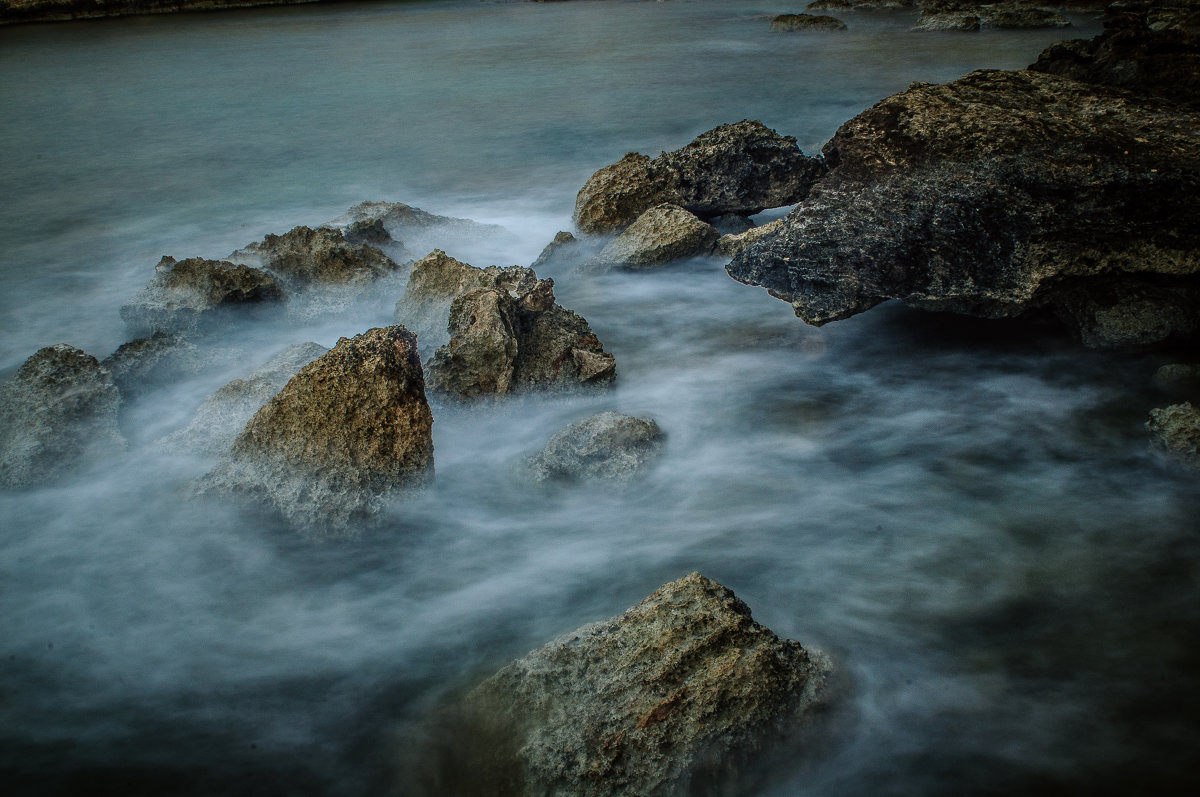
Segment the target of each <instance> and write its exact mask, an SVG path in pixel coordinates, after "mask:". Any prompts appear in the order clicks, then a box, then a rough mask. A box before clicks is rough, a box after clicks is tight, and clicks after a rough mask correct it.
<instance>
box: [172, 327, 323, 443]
mask: <svg viewBox="0 0 1200 797" xmlns="http://www.w3.org/2000/svg"><path fill="white" fill-rule="evenodd" d="M327 351H329V350H328V349H326V348H325V347H324V346H322V345H320V344H318V343H297V344H294V345H292V346H288V347H287V348H286V349H284V350H283V351H282V352H280V353H279V354H277V355H275V356H274V357H272V358H271V359H270V360H269V361H268V362H267V363H266V364H265V365H263V366H262V367H260V368H258V369H256V370H255V371H253V372H252V373H250V374H249V375H247V376H245V377H243V378H240V379H234V380H233V381H232V382H229V383H228V384H226V385H225V386H224V387H222V388H221V389H220V390H218V391H217V392H215V393H213V394H212V395H211V396H209V397H208V398H207V399H205V401H204V403H203V404H201V405H200V407H199V408H198V409H197V410H196V415H195V417H193V418H192V420H191V422H190V423H189V424H188V425H187V426H186V427H184V428H183V429H180V430H178V431H176V432H172V433H171V434H169V435H167V436H166V437H164V438H163V439H162V441H160V446H161V447H163V448H169V449H171V450H173V451H177V450H180V449H190V450H192V451H195V452H196V453H199V454H204V455H208V456H219V455H221V454H223V453H225V452H227V451H228V450H229V449H230V447H231V446H232V445H233V443H234V441H235V440H236V439H237V437H238V435H239V434H240V433H241V431H242V429H244V428H245V426H246V423H247V422H248V421H249V420H250V419H251V418H252V417H254V413H256V412H258V411H259V409H261V408H262V406H263V405H264V404H266V403H267V402H268V401H270V400H271V398H273V397H274V396H275V394H277V393H278V392H279V391H280V390H282V389H283V388H284V386H285V385H286V384H287V383H288V382H289V381H290V380H291V378H292V377H293V376H295V375H296V372H297V371H299V370H300V369H301V368H303V367H304V366H306V365H308V364H309V363H310V362H312V361H313V360H315V359H316V358H317V357H320V356H321V355H322V354H324V353H325V352H327Z"/></svg>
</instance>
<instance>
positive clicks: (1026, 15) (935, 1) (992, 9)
mask: <svg viewBox="0 0 1200 797" xmlns="http://www.w3.org/2000/svg"><path fill="white" fill-rule="evenodd" d="M920 7H921V16H920V17H919V18H918V20H917V24H916V26H915V27H914V28H913V30H968V31H970V30H979V28H980V27H981V26H983V27H989V28H1009V29H1011V28H1065V27H1067V26H1069V25H1070V24H1071V20H1069V19H1067V18H1066V17H1064V16H1063V15H1062V14H1059V13H1057V12H1055V11H1050V10H1047V9H1044V8H1036V7H1033V6H1031V5H1030V4H1027V3H1020V2H1011V3H979V2H962V0H922V2H921V3H920Z"/></svg>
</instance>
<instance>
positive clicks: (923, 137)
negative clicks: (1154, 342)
mask: <svg viewBox="0 0 1200 797" xmlns="http://www.w3.org/2000/svg"><path fill="white" fill-rule="evenodd" d="M1197 130H1200V117H1198V116H1197V114H1196V113H1195V112H1192V111H1189V110H1187V109H1184V108H1180V107H1178V106H1175V105H1172V104H1169V103H1164V102H1161V101H1158V100H1154V99H1151V98H1145V97H1138V96H1134V95H1131V94H1129V93H1128V92H1124V91H1118V90H1112V89H1108V88H1105V87H1100V86H1091V85H1087V84H1083V83H1079V82H1076V81H1072V80H1067V79H1063V78H1059V77H1055V76H1052V75H1047V74H1042V73H1038V72H1028V71H1019V72H1004V71H979V72H974V73H972V74H970V75H968V76H966V77H964V78H961V79H959V80H956V81H954V82H952V83H948V84H944V85H929V84H914V85H913V86H912V87H910V88H909V89H908V90H907V91H905V92H902V93H900V94H897V95H894V96H892V97H889V98H887V99H885V100H883V101H881V102H880V103H878V104H876V105H875V106H874V107H872V108H870V109H868V110H867V111H864V112H863V113H861V114H859V115H858V116H857V117H855V118H854V119H852V120H850V121H849V122H847V123H846V124H844V125H842V127H841V128H839V130H838V131H837V133H836V134H835V136H834V138H833V139H832V140H831V141H830V142H829V143H828V144H827V145H826V147H825V150H824V152H825V157H826V160H827V161H829V162H830V164H831V166H833V167H834V168H833V171H832V172H831V173H830V175H829V176H828V177H826V178H825V179H824V180H822V181H821V182H820V183H819V184H818V185H817V186H816V188H815V189H814V191H813V193H812V195H811V196H810V197H809V198H808V199H807V200H805V201H804V202H802V203H801V204H800V205H798V206H797V207H796V208H795V209H793V210H792V212H791V213H789V214H788V215H787V217H785V220H784V223H783V224H782V225H781V227H780V228H779V230H778V231H776V232H775V233H774V234H773V235H771V236H769V237H767V238H765V239H763V240H761V241H759V242H758V243H756V244H753V245H752V246H750V247H749V248H748V249H746V250H745V251H744V252H742V253H741V254H739V255H737V256H736V257H735V258H734V259H733V261H732V262H731V263H730V264H729V266H728V267H727V268H728V271H729V273H730V274H731V275H732V276H733V277H734V278H735V279H738V280H741V281H742V282H746V283H750V284H755V285H761V286H763V287H765V288H766V289H767V290H768V291H769V292H770V293H771V294H772V295H774V296H777V297H779V298H782V299H784V300H786V301H788V302H791V303H792V305H793V307H794V309H795V311H796V314H797V315H798V316H800V317H801V318H803V319H804V320H805V321H808V322H809V323H812V324H815V325H820V324H824V323H827V322H829V321H835V320H838V319H842V318H847V317H849V316H851V315H854V314H856V313H860V312H863V311H864V310H867V309H869V308H871V307H873V306H875V305H876V304H879V303H880V302H883V301H886V300H888V299H900V300H902V301H904V302H906V303H907V304H910V305H912V306H915V307H920V308H925V309H931V310H944V311H951V312H957V313H963V314H967V315H974V316H980V317H986V318H1001V317H1012V316H1017V315H1020V314H1023V313H1025V312H1027V311H1030V310H1034V309H1038V308H1044V307H1049V308H1054V307H1056V306H1057V305H1058V304H1059V303H1062V304H1063V305H1064V307H1065V310H1064V312H1063V317H1065V318H1068V319H1069V318H1071V317H1072V312H1071V311H1070V307H1069V305H1071V304H1072V303H1073V302H1074V301H1075V292H1076V291H1077V290H1078V289H1080V288H1081V287H1082V288H1083V289H1085V290H1088V291H1093V292H1094V291H1097V290H1099V289H1100V287H1102V288H1103V295H1102V296H1099V300H1100V303H1101V304H1104V303H1106V302H1108V301H1109V300H1110V299H1111V298H1113V297H1115V298H1116V299H1118V300H1119V299H1120V297H1121V296H1122V295H1126V296H1129V297H1131V298H1133V299H1135V300H1136V303H1137V304H1138V307H1140V306H1141V305H1142V304H1143V303H1144V302H1145V300H1146V298H1147V297H1148V296H1151V295H1153V294H1154V291H1150V290H1148V289H1145V287H1144V286H1145V285H1146V284H1147V283H1153V285H1154V286H1155V291H1157V292H1159V293H1160V294H1161V292H1162V291H1167V292H1168V293H1169V294H1170V295H1171V296H1175V295H1178V294H1179V292H1180V291H1183V292H1184V293H1185V294H1186V295H1190V294H1188V293H1187V292H1190V291H1192V290H1193V289H1194V287H1195V286H1196V284H1197V273H1198V272H1200V202H1198V201H1197V191H1198V187H1200V135H1197V133H1196V131H1197ZM1114 286H1115V287H1114ZM1094 295H1095V294H1094ZM1138 307H1132V308H1131V309H1130V312H1123V311H1120V310H1114V309H1113V307H1112V306H1107V309H1106V310H1105V312H1106V313H1108V314H1110V315H1122V318H1123V320H1122V321H1121V323H1120V324H1119V325H1118V326H1120V327H1123V328H1122V329H1120V336H1121V337H1129V336H1130V335H1131V331H1130V329H1129V327H1128V321H1129V320H1130V319H1131V318H1133V317H1135V316H1139V315H1140V316H1142V317H1145V315H1146V314H1145V312H1144V310H1142V309H1138ZM1191 323H1192V322H1191V321H1190V320H1187V321H1186V322H1185V323H1184V324H1183V327H1180V328H1175V329H1162V328H1161V326H1162V325H1161V324H1159V323H1158V321H1157V320H1156V321H1155V324H1156V325H1157V326H1158V327H1160V328H1159V329H1158V331H1156V332H1154V333H1153V334H1154V336H1157V337H1160V338H1161V337H1162V336H1163V334H1167V335H1170V334H1175V333H1180V334H1186V332H1187V329H1186V328H1187V327H1190V326H1191ZM1101 326H1103V325H1101ZM1081 334H1082V331H1081Z"/></svg>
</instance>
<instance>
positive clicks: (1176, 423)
mask: <svg viewBox="0 0 1200 797" xmlns="http://www.w3.org/2000/svg"><path fill="white" fill-rule="evenodd" d="M1146 430H1147V431H1149V432H1150V442H1151V444H1152V445H1153V446H1154V448H1156V449H1158V450H1159V451H1162V452H1164V453H1165V454H1167V455H1168V456H1170V457H1172V458H1173V459H1175V460H1177V461H1178V462H1180V463H1181V464H1183V466H1184V467H1186V468H1188V469H1189V470H1192V471H1195V472H1197V473H1200V409H1197V408H1196V407H1194V406H1192V405H1191V404H1190V403H1188V402H1184V403H1183V404H1172V405H1171V406H1170V407H1166V408H1165V409H1158V410H1150V420H1149V421H1147V422H1146Z"/></svg>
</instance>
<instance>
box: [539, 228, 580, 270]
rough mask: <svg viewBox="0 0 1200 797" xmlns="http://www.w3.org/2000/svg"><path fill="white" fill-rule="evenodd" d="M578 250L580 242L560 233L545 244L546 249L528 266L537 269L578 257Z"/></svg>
mask: <svg viewBox="0 0 1200 797" xmlns="http://www.w3.org/2000/svg"><path fill="white" fill-rule="evenodd" d="M579 249H580V241H579V239H578V238H576V237H575V236H574V235H572V234H571V233H569V232H566V231H560V232H559V233H558V234H557V235H555V236H554V240H553V241H551V242H550V243H548V244H546V248H545V249H543V250H542V253H541V254H540V255H538V256H537V260H534V261H533V262H532V263H530V264H529V267H530V268H532V269H539V268H541V267H543V266H546V265H549V264H551V263H561V262H563V261H565V260H568V259H571V258H573V257H576V256H577V255H578V252H579Z"/></svg>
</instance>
